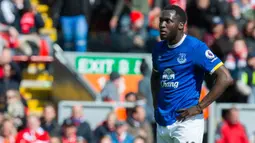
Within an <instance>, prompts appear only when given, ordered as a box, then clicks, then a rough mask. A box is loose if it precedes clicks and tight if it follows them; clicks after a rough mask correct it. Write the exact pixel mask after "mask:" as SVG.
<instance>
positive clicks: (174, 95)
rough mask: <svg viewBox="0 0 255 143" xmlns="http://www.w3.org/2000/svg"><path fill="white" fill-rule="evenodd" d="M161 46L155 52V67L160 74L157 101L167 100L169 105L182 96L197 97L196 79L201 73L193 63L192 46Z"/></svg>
mask: <svg viewBox="0 0 255 143" xmlns="http://www.w3.org/2000/svg"><path fill="white" fill-rule="evenodd" d="M162 46H163V47H158V48H162V49H159V51H158V53H157V57H158V59H157V66H158V67H156V68H157V69H158V72H159V74H160V94H159V96H160V97H159V98H160V99H159V102H160V103H162V104H163V103H165V102H168V106H171V105H170V104H175V103H178V102H179V101H180V100H182V98H185V100H189V99H192V98H193V99H192V100H194V98H199V95H198V94H199V93H198V91H199V89H198V88H197V87H198V86H197V84H198V82H197V81H198V80H199V81H200V78H201V77H202V75H201V74H203V73H202V72H201V71H200V70H199V69H198V68H197V67H196V66H195V65H194V63H193V56H195V53H192V48H191V47H189V46H188V45H186V46H185V44H184V45H181V46H178V47H176V48H168V46H167V45H166V44H165V45H162ZM200 72H201V73H200ZM201 81H202V80H201ZM187 94H189V95H187ZM195 100H196V99H195ZM190 101H191V100H190ZM160 103H159V104H160ZM187 104H189V103H187ZM173 106H174V105H173ZM163 108H164V107H163ZM165 108H167V107H165Z"/></svg>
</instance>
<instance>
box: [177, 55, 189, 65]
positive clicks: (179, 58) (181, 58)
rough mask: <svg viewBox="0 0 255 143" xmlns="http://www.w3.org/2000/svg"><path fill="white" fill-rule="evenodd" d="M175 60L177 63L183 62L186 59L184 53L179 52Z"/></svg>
mask: <svg viewBox="0 0 255 143" xmlns="http://www.w3.org/2000/svg"><path fill="white" fill-rule="evenodd" d="M177 61H178V63H179V64H184V63H185V62H186V61H187V59H186V54H185V53H180V54H179V57H178V58H177Z"/></svg>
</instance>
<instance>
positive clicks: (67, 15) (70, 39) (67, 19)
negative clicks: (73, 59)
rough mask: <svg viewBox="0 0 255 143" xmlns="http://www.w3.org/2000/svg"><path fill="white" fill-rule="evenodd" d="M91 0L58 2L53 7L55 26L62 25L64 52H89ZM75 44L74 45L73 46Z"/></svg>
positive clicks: (57, 0)
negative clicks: (88, 37) (88, 36)
mask: <svg viewBox="0 0 255 143" xmlns="http://www.w3.org/2000/svg"><path fill="white" fill-rule="evenodd" d="M90 7H91V6H90V1H89V0H75V1H70V0H56V1H55V4H54V6H53V9H52V12H53V19H54V23H55V25H56V24H57V23H58V21H59V22H60V24H61V29H62V32H63V40H64V50H65V51H73V49H72V47H75V51H78V52H85V51H86V50H87V34H88V27H89V25H88V18H89V15H90V9H91V8H90ZM73 43H74V44H73Z"/></svg>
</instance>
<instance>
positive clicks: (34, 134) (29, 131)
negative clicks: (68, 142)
mask: <svg viewBox="0 0 255 143" xmlns="http://www.w3.org/2000/svg"><path fill="white" fill-rule="evenodd" d="M49 141H50V137H49V134H48V133H47V132H46V131H44V130H43V128H41V127H40V119H39V117H37V116H35V115H30V116H29V117H27V128H25V129H23V130H21V131H20V132H18V135H17V137H16V142H17V143H22V142H24V143H30V142H49Z"/></svg>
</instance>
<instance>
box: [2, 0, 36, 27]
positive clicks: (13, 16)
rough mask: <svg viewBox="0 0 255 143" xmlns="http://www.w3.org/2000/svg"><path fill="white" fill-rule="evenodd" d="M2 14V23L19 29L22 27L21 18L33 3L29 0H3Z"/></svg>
mask: <svg viewBox="0 0 255 143" xmlns="http://www.w3.org/2000/svg"><path fill="white" fill-rule="evenodd" d="M0 6H1V12H2V15H1V16H0V18H1V19H0V21H1V23H4V24H7V25H10V26H14V27H15V28H16V29H17V30H18V31H19V29H20V25H19V22H20V18H21V16H22V15H23V14H24V13H25V12H27V11H28V10H29V9H30V7H31V5H30V1H29V0H2V1H1V3H0Z"/></svg>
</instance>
